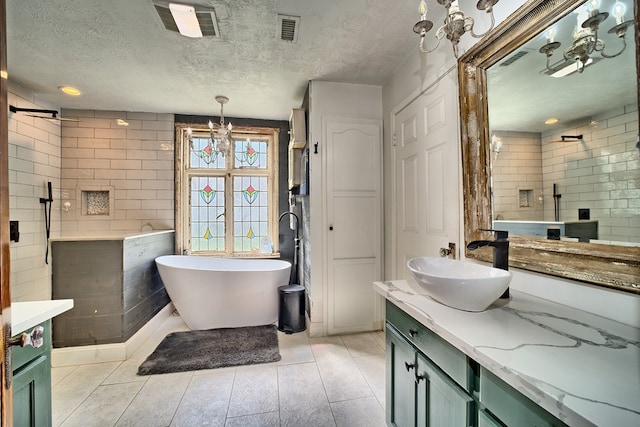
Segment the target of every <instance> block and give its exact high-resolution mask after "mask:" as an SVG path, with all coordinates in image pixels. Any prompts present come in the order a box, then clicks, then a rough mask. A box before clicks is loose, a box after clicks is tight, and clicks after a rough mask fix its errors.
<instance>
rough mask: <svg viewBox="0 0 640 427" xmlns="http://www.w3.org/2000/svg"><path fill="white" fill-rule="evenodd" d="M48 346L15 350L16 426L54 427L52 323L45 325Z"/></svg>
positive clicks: (14, 411)
mask: <svg viewBox="0 0 640 427" xmlns="http://www.w3.org/2000/svg"><path fill="white" fill-rule="evenodd" d="M41 326H43V327H44V344H43V345H42V346H41V347H39V348H33V347H13V348H12V369H13V382H12V384H13V425H14V427H23V426H25V427H34V426H37V427H40V426H44V427H46V426H50V425H51V423H52V420H51V321H47V322H44V323H43V324H42V325H41Z"/></svg>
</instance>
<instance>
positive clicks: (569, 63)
mask: <svg viewBox="0 0 640 427" xmlns="http://www.w3.org/2000/svg"><path fill="white" fill-rule="evenodd" d="M599 7H600V1H599V0H591V1H589V2H588V3H587V4H586V5H585V6H584V7H583V8H581V9H578V11H577V13H576V15H577V22H576V27H575V29H574V31H573V42H572V43H571V46H569V47H568V48H567V49H565V51H564V53H563V59H562V60H561V61H560V63H558V64H554V65H551V57H552V56H553V53H554V52H555V51H556V49H558V48H559V47H560V46H561V43H560V42H558V41H555V36H556V30H555V28H553V27H551V28H549V29H548V30H547V32H546V37H547V43H546V44H545V45H544V46H542V47H541V48H540V49H539V52H540V53H542V54H544V55H546V57H547V65H546V67H547V72H548V73H549V74H551V75H552V76H553V77H563V76H566V75H568V74H571V73H573V72H576V71H577V72H579V73H582V72H583V71H584V69H585V67H586V66H588V65H590V64H592V63H594V62H595V61H597V60H599V59H601V58H604V59H608V58H615V57H616V56H618V55H620V54H621V53H622V52H624V50H625V49H626V48H627V41H626V39H625V35H626V34H627V29H628V28H629V27H631V26H632V25H633V20H625V13H626V6H625V5H624V3H621V2H620V1H617V2H616V3H615V5H614V6H613V9H612V13H613V15H614V16H615V19H616V23H615V25H614V26H613V27H611V29H609V31H608V32H607V33H608V34H615V35H616V37H617V38H619V39H620V40H621V42H622V43H621V44H622V46H621V47H620V48H619V49H618V51H617V52H616V53H611V52H610V51H608V52H605V42H604V41H603V40H601V39H599V38H598V30H599V29H600V24H602V22H604V21H605V20H606V19H607V18H608V17H609V13H608V12H601V11H600V10H599ZM595 53H599V54H600V57H601V58H598V57H594V56H593V55H594V54H595Z"/></svg>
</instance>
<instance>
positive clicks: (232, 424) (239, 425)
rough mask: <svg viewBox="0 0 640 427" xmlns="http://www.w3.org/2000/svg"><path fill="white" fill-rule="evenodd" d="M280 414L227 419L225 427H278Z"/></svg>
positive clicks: (269, 413) (273, 413)
mask: <svg viewBox="0 0 640 427" xmlns="http://www.w3.org/2000/svg"><path fill="white" fill-rule="evenodd" d="M279 426H280V414H279V413H278V412H267V413H264V414H255V415H245V416H243V417H234V418H227V422H226V424H225V427H279Z"/></svg>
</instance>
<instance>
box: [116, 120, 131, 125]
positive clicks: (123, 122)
mask: <svg viewBox="0 0 640 427" xmlns="http://www.w3.org/2000/svg"><path fill="white" fill-rule="evenodd" d="M116 124H117V125H118V126H129V122H128V121H126V120H124V119H116Z"/></svg>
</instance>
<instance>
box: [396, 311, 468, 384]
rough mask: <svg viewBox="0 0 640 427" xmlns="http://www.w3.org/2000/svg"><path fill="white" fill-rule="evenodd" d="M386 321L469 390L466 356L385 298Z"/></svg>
mask: <svg viewBox="0 0 640 427" xmlns="http://www.w3.org/2000/svg"><path fill="white" fill-rule="evenodd" d="M387 322H389V323H390V324H391V325H393V327H395V328H396V329H397V330H398V332H400V333H401V334H402V336H404V337H405V338H406V339H407V340H408V341H409V342H411V343H412V344H413V345H414V346H416V347H417V348H418V349H419V350H420V351H421V352H422V353H424V354H425V355H426V356H427V357H428V358H429V359H431V360H432V361H433V362H434V363H435V364H436V365H437V366H439V367H440V369H442V370H443V371H444V372H445V373H446V374H447V375H448V376H450V377H451V378H452V379H453V380H454V381H455V382H457V383H458V384H459V385H460V386H461V387H462V388H463V389H465V390H467V391H471V381H470V374H469V370H468V366H469V365H468V363H467V356H466V355H465V354H464V353H462V352H461V351H459V350H458V349H456V348H455V347H454V346H452V345H451V344H449V343H448V342H446V341H445V340H443V339H442V338H440V337H439V336H438V335H436V334H435V333H433V332H431V331H430V330H429V328H427V327H426V326H424V325H423V324H421V323H420V322H418V321H417V320H416V319H414V318H413V317H411V316H409V315H408V314H407V313H405V312H404V311H402V310H401V309H399V308H398V307H397V306H396V305H394V304H393V303H391V302H389V301H388V300H387Z"/></svg>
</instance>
